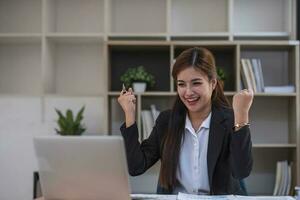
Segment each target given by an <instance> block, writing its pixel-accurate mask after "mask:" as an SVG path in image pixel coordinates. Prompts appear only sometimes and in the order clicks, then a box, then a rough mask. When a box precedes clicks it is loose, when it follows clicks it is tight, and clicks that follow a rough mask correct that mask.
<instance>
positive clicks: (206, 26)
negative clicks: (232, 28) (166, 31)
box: [170, 0, 229, 35]
mask: <svg viewBox="0 0 300 200" xmlns="http://www.w3.org/2000/svg"><path fill="white" fill-rule="evenodd" d="M227 3H228V1H227V0H226V1H219V0H200V1H199V0H185V1H181V0H172V1H171V23H170V24H171V25H170V26H171V28H170V29H171V30H170V31H171V34H172V35H173V34H185V33H207V32H209V33H216V34H218V33H221V34H222V33H224V32H228V31H229V30H228V10H227V8H228V5H227ZM212 12H213V17H212ZM208 19H209V23H207V20H208Z"/></svg>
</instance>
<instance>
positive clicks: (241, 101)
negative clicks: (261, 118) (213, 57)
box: [232, 89, 253, 124]
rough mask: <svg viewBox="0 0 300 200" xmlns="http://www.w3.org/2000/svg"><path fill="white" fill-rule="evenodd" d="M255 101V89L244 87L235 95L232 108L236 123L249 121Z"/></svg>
mask: <svg viewBox="0 0 300 200" xmlns="http://www.w3.org/2000/svg"><path fill="white" fill-rule="evenodd" d="M252 101H253V90H252V89H244V90H241V91H240V92H238V93H237V94H235V95H234V96H233V100H232V108H233V111H234V119H235V122H234V123H235V124H240V123H248V122H249V119H248V113H249V110H250V107H251V104H252Z"/></svg>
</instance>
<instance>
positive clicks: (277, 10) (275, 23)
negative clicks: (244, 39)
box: [233, 0, 292, 36]
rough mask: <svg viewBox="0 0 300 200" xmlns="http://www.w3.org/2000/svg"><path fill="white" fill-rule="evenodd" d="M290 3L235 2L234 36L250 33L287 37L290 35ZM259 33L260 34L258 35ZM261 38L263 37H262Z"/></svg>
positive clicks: (282, 1)
mask: <svg viewBox="0 0 300 200" xmlns="http://www.w3.org/2000/svg"><path fill="white" fill-rule="evenodd" d="M290 2H291V1H286V0H277V1H272V3H270V1H269V0H251V1H248V0H235V1H234V3H233V23H234V24H233V27H234V30H233V32H234V35H236V33H238V34H239V35H241V34H242V35H246V34H248V33H255V35H260V33H268V35H269V36H274V35H275V36H276V34H278V33H279V34H282V33H284V35H286V33H290V27H289V25H290V23H289V20H290V19H291V13H292V12H291V10H290ZM256 33H258V34H256ZM260 36H261V35H260Z"/></svg>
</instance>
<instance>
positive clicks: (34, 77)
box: [0, 39, 42, 95]
mask: <svg viewBox="0 0 300 200" xmlns="http://www.w3.org/2000/svg"><path fill="white" fill-rule="evenodd" d="M21 40H23V39H21ZM41 63H42V62H41V41H34V42H29V43H28V41H27V42H25V43H24V41H18V42H17V41H14V42H12V43H4V44H1V45H0V93H1V94H18V95H25V94H26V95H28V94H30V95H40V94H42V67H41Z"/></svg>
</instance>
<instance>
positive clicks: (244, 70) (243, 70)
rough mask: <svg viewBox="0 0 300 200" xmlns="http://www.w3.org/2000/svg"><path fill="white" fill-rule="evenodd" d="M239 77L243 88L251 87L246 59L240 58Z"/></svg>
mask: <svg viewBox="0 0 300 200" xmlns="http://www.w3.org/2000/svg"><path fill="white" fill-rule="evenodd" d="M241 77H242V81H243V85H244V86H245V88H248V89H253V85H252V83H251V79H250V74H249V70H248V65H247V61H246V59H241Z"/></svg>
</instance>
